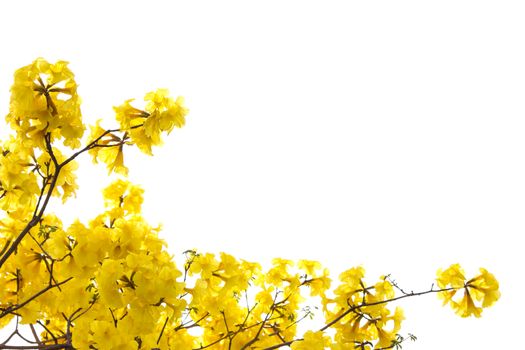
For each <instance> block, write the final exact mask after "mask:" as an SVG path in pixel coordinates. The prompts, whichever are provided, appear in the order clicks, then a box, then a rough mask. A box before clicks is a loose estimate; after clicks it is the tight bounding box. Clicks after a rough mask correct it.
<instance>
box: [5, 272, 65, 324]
mask: <svg viewBox="0 0 525 350" xmlns="http://www.w3.org/2000/svg"><path fill="white" fill-rule="evenodd" d="M72 279H73V277H69V278H67V279H65V280H63V281H62V282H60V283H57V284H50V285H48V286H47V287H46V288H44V289H42V290H41V291H39V292H38V293H35V294H33V295H32V296H31V297H29V298H28V299H27V300H25V301H24V302H22V303H20V304H16V305H13V306H11V307H8V308H7V309H5V310H3V311H2V313H0V318H2V317H4V316H6V315H8V314H10V313H13V311H16V310H18V309H21V308H22V307H24V306H26V305H27V304H29V303H30V302H31V301H33V300H35V299H36V298H38V297H39V296H41V295H42V294H44V293H45V292H47V291H48V290H50V289H53V288H55V287H58V286H61V285H63V284H64V283H67V282H69V281H71V280H72Z"/></svg>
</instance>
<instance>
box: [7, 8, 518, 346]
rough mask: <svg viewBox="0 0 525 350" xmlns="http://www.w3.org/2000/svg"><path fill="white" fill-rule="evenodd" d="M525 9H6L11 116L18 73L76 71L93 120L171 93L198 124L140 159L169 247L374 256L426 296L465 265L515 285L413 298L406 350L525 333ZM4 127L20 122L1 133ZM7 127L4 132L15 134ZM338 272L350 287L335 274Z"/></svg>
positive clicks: (136, 168) (343, 259) (356, 258)
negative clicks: (446, 273) (51, 68)
mask: <svg viewBox="0 0 525 350" xmlns="http://www.w3.org/2000/svg"><path fill="white" fill-rule="evenodd" d="M524 10H525V8H524V7H523V6H522V5H521V2H519V1H515V2H512V1H497V2H496V1H493V2H489V1H471V2H470V1H439V2H426V1H366V2H365V1H363V2H350V1H344V2H343V1H341V2H336V1H318V2H313V1H261V2H254V1H209V2H206V1H191V2H190V1H188V2H178V1H166V2H160V1H143V2H140V3H135V2H132V1H125V2H118V1H113V2H104V3H102V2H96V1H85V2H82V3H81V2H73V1H64V2H61V1H60V2H58V1H34V2H29V1H18V2H11V4H9V5H8V4H7V2H2V3H1V4H0V109H1V110H2V113H4V114H6V113H7V111H8V101H9V86H10V85H11V84H12V73H13V71H14V70H15V69H16V68H18V67H20V66H23V65H26V64H29V63H30V62H31V61H32V60H33V59H35V58H36V57H39V56H42V57H44V58H46V59H48V60H53V61H54V60H56V59H65V60H68V61H70V62H71V65H70V67H71V68H72V69H73V70H74V72H75V73H76V78H77V82H78V83H79V84H80V93H81V94H82V97H83V101H84V105H83V112H84V115H85V117H86V118H87V119H88V120H90V121H94V120H96V119H98V118H103V119H104V125H106V126H108V127H111V126H115V122H114V121H113V111H112V108H111V107H112V106H114V105H117V104H120V103H122V102H123V101H124V100H125V99H128V98H131V97H136V98H141V97H142V96H143V94H144V93H145V92H147V91H151V90H153V89H156V88H157V87H165V88H169V89H170V90H171V91H172V94H173V95H183V96H185V97H186V102H187V105H188V107H189V108H190V114H189V116H188V123H187V126H186V127H185V128H184V129H182V130H175V131H174V132H173V133H172V135H170V137H169V138H168V139H167V141H166V144H165V146H164V147H163V148H159V149H157V150H155V151H154V152H155V157H154V158H151V159H150V158H147V157H145V156H142V155H140V154H137V153H133V152H131V153H128V156H127V162H128V164H129V165H130V177H131V179H132V180H133V181H135V182H137V183H139V184H141V185H142V186H143V187H144V188H145V189H146V203H145V215H146V216H147V217H148V219H149V220H150V221H151V222H152V223H163V224H164V230H163V238H165V239H166V240H167V241H168V242H169V249H170V251H171V252H172V253H173V254H175V255H176V257H177V258H179V257H180V254H181V252H182V251H184V250H186V249H189V248H198V249H199V250H201V251H213V252H219V251H226V252H229V253H232V254H234V255H237V256H239V257H241V258H245V259H247V260H260V261H265V262H268V261H269V260H270V259H271V258H272V257H275V256H281V257H288V258H294V259H295V258H310V259H318V260H320V261H322V262H323V263H325V265H326V266H328V267H329V268H331V270H333V271H334V273H335V272H338V271H342V270H343V269H344V268H347V267H351V266H355V265H360V264H362V265H363V266H364V267H365V268H366V269H367V271H368V272H369V276H370V279H371V281H374V279H375V278H376V277H377V276H379V275H380V274H387V273H392V274H393V276H395V277H396V279H397V281H398V282H399V283H400V284H401V285H402V286H404V287H406V288H407V289H409V290H410V289H414V290H423V289H427V288H429V287H430V285H431V283H432V281H433V278H434V276H435V271H436V270H437V268H439V267H446V266H448V265H449V264H451V263H455V262H459V263H461V264H462V265H464V266H465V268H466V269H467V271H468V274H469V275H472V274H473V273H476V269H477V268H478V267H480V266H481V267H485V268H487V269H489V270H490V271H492V272H493V273H494V274H495V275H496V276H497V277H498V278H499V280H500V283H501V291H502V298H501V300H500V302H499V303H497V304H496V306H495V307H493V308H492V309H488V310H486V311H485V312H484V317H483V318H481V319H461V318H459V317H457V316H455V315H454V314H453V312H452V311H451V310H450V309H449V308H442V307H441V306H440V302H439V301H438V300H437V298H436V297H435V296H427V297H422V298H418V299H412V300H408V301H405V302H404V303H402V304H401V305H402V306H403V307H404V308H405V311H406V317H407V320H406V322H405V323H404V328H403V331H404V332H405V333H406V332H411V333H415V334H416V335H417V336H418V338H419V339H418V341H417V342H416V343H414V344H413V345H412V344H408V345H407V346H406V349H426V350H428V349H430V350H432V349H443V348H447V349H474V348H476V349H492V348H498V349H508V348H516V349H519V348H522V347H523V346H525V345H524V344H523V341H522V340H521V336H520V335H521V331H522V330H521V328H522V325H521V323H522V321H521V317H520V316H521V315H522V314H523V312H524V311H525V307H524V306H523V290H524V287H525V284H524V282H523V266H524V259H523V253H522V251H523V243H520V241H519V239H520V238H521V237H522V236H523V232H524V228H525V227H524V226H525V225H524V220H523V218H524V215H523V213H524V209H525V208H524V207H525V205H524V200H525V186H524V180H525V166H524V161H525V137H524V129H525V122H524V115H525V114H524V113H525V107H524V102H523V101H524V96H525V68H524V67H525V50H524V36H525V22H524V21H523V18H524V15H525V11H524ZM3 128H5V126H4V127H3ZM2 132H5V130H3V131H2ZM82 165H83V166H82V169H81V172H80V174H79V182H80V185H81V188H82V190H81V191H80V192H79V194H78V199H77V201H76V202H70V203H69V205H68V207H67V208H66V209H63V208H60V207H58V206H55V207H54V208H53V210H56V211H60V212H65V215H66V220H65V221H68V220H70V219H68V218H72V217H73V216H80V217H81V218H84V219H88V218H89V217H92V216H93V215H95V214H96V213H97V212H98V211H100V210H101V207H102V201H101V196H100V195H99V189H101V188H102V186H104V185H105V184H107V183H108V182H109V181H110V179H108V178H107V176H106V172H105V170H104V169H102V168H100V167H99V168H96V169H93V167H91V166H90V162H89V161H87V162H83V164H82ZM334 276H337V275H336V274H334Z"/></svg>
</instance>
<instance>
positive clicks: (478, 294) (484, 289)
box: [437, 264, 500, 317]
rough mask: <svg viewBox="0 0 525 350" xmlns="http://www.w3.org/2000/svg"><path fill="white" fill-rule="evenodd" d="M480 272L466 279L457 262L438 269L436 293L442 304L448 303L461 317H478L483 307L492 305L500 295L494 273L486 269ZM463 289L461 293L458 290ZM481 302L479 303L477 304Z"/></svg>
mask: <svg viewBox="0 0 525 350" xmlns="http://www.w3.org/2000/svg"><path fill="white" fill-rule="evenodd" d="M480 271H481V274H480V275H478V276H476V277H474V278H471V279H470V280H468V281H466V278H465V275H464V272H463V269H462V268H461V267H460V266H459V264H454V265H451V266H450V267H449V268H448V269H446V270H444V271H443V270H439V271H438V277H437V282H438V286H439V288H441V289H449V290H445V291H442V292H439V293H438V296H439V297H440V298H442V299H443V305H445V304H447V303H450V305H451V307H452V309H453V310H454V311H455V312H456V314H458V315H459V316H461V317H469V316H476V317H480V316H481V312H482V310H483V308H485V307H488V306H491V305H493V304H494V303H495V302H496V301H497V300H498V299H499V297H500V292H499V284H498V281H497V280H496V278H495V277H494V275H492V274H491V273H489V272H488V271H487V270H486V269H483V268H481V269H480ZM460 290H463V293H461V292H459V291H460ZM458 292H459V293H458ZM476 301H477V302H481V305H477V304H476Z"/></svg>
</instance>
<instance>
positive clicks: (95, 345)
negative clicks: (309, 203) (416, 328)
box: [0, 59, 499, 350]
mask: <svg viewBox="0 0 525 350" xmlns="http://www.w3.org/2000/svg"><path fill="white" fill-rule="evenodd" d="M76 91H77V86H76V83H75V80H74V76H73V74H72V73H71V71H70V70H69V69H68V67H67V64H66V62H62V61H60V62H57V63H55V64H50V63H48V62H46V61H45V60H43V59H37V60H36V61H35V62H34V63H33V64H31V65H29V66H26V67H23V68H21V69H19V70H18V71H17V72H16V73H15V83H14V85H13V88H12V97H11V105H10V111H9V114H8V116H7V121H8V123H9V124H10V126H11V127H12V128H13V130H14V133H15V134H14V136H11V137H9V138H8V139H7V140H6V141H4V142H3V143H2V144H1V145H0V206H1V208H2V210H3V213H4V214H3V216H1V217H0V328H1V327H5V326H6V325H8V324H9V322H10V321H11V320H12V319H13V318H16V319H17V321H18V322H19V323H21V324H29V325H32V326H34V327H36V328H38V329H40V332H41V334H40V336H38V337H37V338H38V340H35V342H34V343H33V345H31V343H30V345H28V346H29V347H27V348H34V349H37V348H38V349H59V348H61V349H79V350H87V349H123V350H124V349H148V350H153V349H181V350H186V349H187V350H189V349H277V348H286V347H288V348H291V349H295V350H299V349H308V350H316V349H332V350H346V349H387V348H393V347H394V346H397V345H398V344H400V343H401V342H402V341H403V340H404V338H403V337H402V336H401V335H400V334H399V332H400V328H401V322H402V320H403V318H404V316H403V312H402V310H401V309H400V308H399V307H396V308H395V309H394V310H392V309H390V304H389V303H390V302H391V301H393V300H398V299H401V298H406V297H410V296H414V295H420V294H427V293H436V292H437V293H439V295H440V296H441V297H442V298H443V299H444V300H445V303H450V304H451V305H452V307H453V309H454V310H455V311H456V312H457V313H458V314H459V315H461V316H470V315H475V316H479V315H480V312H481V308H482V307H487V306H490V305H492V304H493V303H494V302H495V301H496V300H497V299H498V298H499V291H498V283H497V281H496V280H495V278H494V277H493V276H492V275H491V274H490V273H488V272H487V271H486V270H484V269H482V270H481V274H480V275H479V276H477V277H474V278H472V279H469V280H467V279H466V278H465V277H464V273H463V271H462V270H461V268H460V267H459V265H452V266H451V267H450V268H448V269H446V270H444V271H439V272H438V278H437V283H438V286H439V289H433V288H431V289H430V290H428V291H424V292H420V293H408V294H407V293H404V292H403V290H402V289H400V288H399V287H398V286H397V285H396V284H395V283H394V282H392V281H391V280H390V279H389V278H388V277H385V276H382V277H381V278H379V280H378V281H377V282H376V283H373V284H368V283H367V282H366V280H365V272H364V269H363V268H362V267H355V268H351V269H349V270H347V271H345V272H343V273H342V274H341V275H340V276H339V281H338V283H337V284H336V285H335V286H332V281H331V279H330V278H329V274H328V270H327V269H325V268H323V267H322V266H321V265H320V264H319V263H318V262H315V261H309V260H301V261H298V262H297V263H294V262H292V261H290V260H285V259H275V260H273V263H272V266H270V267H269V268H268V269H266V270H265V269H263V268H262V267H261V266H260V265H259V264H257V263H253V262H248V261H244V260H241V259H236V258H235V257H233V256H231V255H228V254H225V253H221V254H220V255H218V256H217V255H214V254H209V253H208V254H201V253H198V252H197V251H195V250H189V251H186V252H185V259H184V260H183V262H181V263H180V264H178V265H177V264H176V263H175V262H174V258H173V256H172V255H170V254H169V253H168V252H167V250H166V245H165V243H164V241H162V240H161V239H160V238H159V236H158V233H159V228H155V227H151V226H150V225H149V224H148V223H147V222H146V221H145V220H144V218H143V217H142V216H141V205H142V202H143V191H142V189H140V188H139V187H137V186H134V185H132V184H130V183H129V182H128V181H126V180H124V179H122V178H120V179H118V180H116V181H115V182H114V183H112V184H111V185H110V186H109V187H108V188H106V189H105V190H104V191H103V195H104V200H105V209H104V211H103V212H102V213H101V214H100V215H98V216H97V217H95V218H94V219H92V220H90V221H89V222H88V223H82V222H80V221H76V222H74V223H73V224H71V225H70V226H69V227H65V226H64V225H63V224H62V222H61V220H60V219H59V218H58V217H57V216H56V215H54V214H50V213H47V211H46V209H47V205H48V203H49V200H50V198H51V197H52V196H57V197H60V198H61V199H62V200H63V201H66V200H67V199H68V198H70V197H71V196H72V195H74V193H75V190H76V188H77V185H76V176H75V172H76V170H77V165H76V163H75V159H76V158H77V157H78V156H80V155H82V154H83V153H86V152H88V153H90V154H91V156H92V157H93V160H94V161H95V162H103V163H104V164H106V166H107V168H108V170H109V171H110V172H116V173H119V174H126V173H127V168H126V167H125V165H124V157H123V149H124V147H125V146H127V145H136V146H137V147H138V148H139V149H141V150H142V151H144V152H145V153H147V154H151V150H152V146H155V145H159V144H161V143H162V139H161V135H162V133H163V132H165V133H169V132H171V131H172V129H173V128H174V127H182V126H183V125H184V122H185V119H184V118H185V115H186V114H187V110H186V108H185V107H184V106H183V101H182V99H181V98H177V99H175V100H174V99H172V98H170V97H169V95H168V92H167V91H166V90H157V91H155V92H151V93H148V94H147V95H146V97H145V101H146V102H147V103H146V106H145V108H144V110H141V109H138V108H135V107H133V106H131V100H128V101H126V102H125V103H124V104H123V105H121V106H119V107H116V108H115V112H116V119H117V121H118V123H119V127H118V128H115V129H105V128H103V127H101V126H100V122H99V123H97V125H96V126H93V127H91V135H90V136H89V137H88V138H87V139H86V140H83V139H82V137H83V133H84V130H85V127H84V125H83V123H82V118H81V114H80V98H79V97H78V96H77V92H76ZM58 141H61V142H62V144H61V145H58V144H57V142H58ZM461 292H463V298H462V299H461V298H459V297H460V294H461ZM458 298H459V299H458ZM480 303H481V304H480ZM312 310H318V311H316V312H315V315H314V312H313V311H312ZM317 313H319V315H318V314H317ZM309 317H319V318H320V321H319V322H322V323H321V325H320V326H318V327H317V329H316V330H314V331H312V330H310V331H306V332H304V330H302V329H301V327H300V325H301V324H302V323H301V322H302V321H303V320H304V319H306V318H309ZM32 329H34V328H32ZM35 335H36V333H35ZM31 346H33V347H31Z"/></svg>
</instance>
